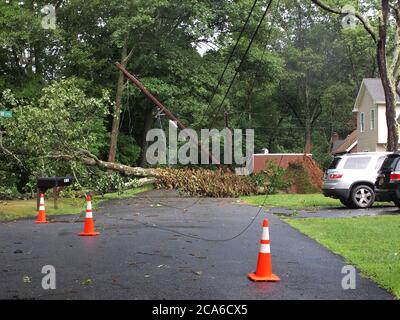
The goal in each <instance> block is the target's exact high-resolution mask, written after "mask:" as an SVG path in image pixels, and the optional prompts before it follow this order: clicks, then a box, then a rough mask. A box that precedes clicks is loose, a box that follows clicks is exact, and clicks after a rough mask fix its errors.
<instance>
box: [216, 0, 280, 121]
mask: <svg viewBox="0 0 400 320" xmlns="http://www.w3.org/2000/svg"><path fill="white" fill-rule="evenodd" d="M272 1H273V0H269V3H268V5H267V7H266V8H265V11H264V14H263V16H262V17H261V20H260V22H259V23H258V25H257V28H256V30H255V31H254V33H253V35H252V37H251V39H250V42H249V45H248V46H247V48H246V51H245V53H244V54H243V57H242V59H241V60H240V64H239V67H238V68H237V69H236V72H235V74H234V76H233V78H232V80H231V82H230V84H229V87H228V90H227V91H226V93H225V95H224V98H223V100H222V101H221V103H220V105H219V107H218V109H217V112H214V117H213V118H212V122H211V124H210V126H209V127H210V128H212V127H213V125H214V123H215V120H216V117H217V116H218V114H219V113H220V111H221V108H222V107H223V105H224V103H225V100H226V98H227V97H228V95H229V93H230V91H231V89H232V86H233V84H234V82H235V80H236V77H237V76H238V74H239V72H240V70H241V68H242V65H243V63H244V61H245V60H246V57H247V55H248V53H249V51H250V48H251V46H252V45H253V42H254V40H255V38H256V36H257V34H258V31H259V30H260V28H261V25H262V23H263V22H264V19H265V17H266V16H267V13H268V11H269V9H270V8H271V5H272Z"/></svg>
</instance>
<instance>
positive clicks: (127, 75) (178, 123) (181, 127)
mask: <svg viewBox="0 0 400 320" xmlns="http://www.w3.org/2000/svg"><path fill="white" fill-rule="evenodd" d="M115 65H116V66H117V68H118V69H119V70H121V72H122V73H123V74H124V75H125V76H126V77H127V78H128V79H129V80H130V81H131V82H132V83H133V84H134V85H135V86H136V87H138V88H139V90H140V91H142V92H143V93H144V94H145V95H146V96H147V97H148V98H149V99H150V100H151V101H152V102H153V103H154V104H155V105H156V106H157V107H158V108H160V109H161V110H162V111H164V113H165V114H166V115H167V116H168V117H169V118H170V119H171V121H173V122H175V123H176V125H177V126H178V127H179V128H180V129H181V130H185V129H187V128H186V127H185V125H184V124H183V123H182V122H180V121H179V119H178V118H177V117H175V115H174V114H173V113H172V112H171V111H170V110H169V109H168V108H167V107H165V106H164V105H163V104H162V103H161V102H160V101H159V100H158V99H157V98H156V97H155V96H154V95H152V94H151V92H150V91H149V90H147V88H146V87H145V86H144V85H143V84H142V83H141V82H140V81H139V80H138V79H137V78H136V77H135V76H134V75H132V74H131V73H129V72H128V71H127V70H126V69H125V68H124V67H123V66H122V65H121V64H120V63H118V62H117V63H116V64H115ZM191 138H192V139H193V140H194V141H196V143H197V145H198V146H199V148H200V149H201V151H202V152H204V154H206V155H208V156H209V158H210V160H211V161H212V163H213V164H217V165H219V164H220V161H219V160H218V159H216V158H215V157H214V156H213V155H212V154H211V153H210V152H209V150H206V149H205V148H204V146H203V145H202V143H201V142H200V141H199V140H198V139H197V137H191Z"/></svg>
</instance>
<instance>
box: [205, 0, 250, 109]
mask: <svg viewBox="0 0 400 320" xmlns="http://www.w3.org/2000/svg"><path fill="white" fill-rule="evenodd" d="M257 1H258V0H255V1H254V3H253V6H252V7H251V10H250V12H249V14H248V16H247V19H246V22H245V23H244V25H243V27H242V29H241V30H240V34H239V37H238V39H237V40H236V43H235V46H234V47H233V49H232V51H231V53H230V55H229V58H228V61H227V63H226V64H225V68H224V71H223V72H222V74H221V77H220V78H219V81H218V84H217V86H216V87H215V88H214V91H213V94H212V96H211V98H210V100H209V101H208V106H207V108H206V111H205V112H204V113H203V114H207V113H208V112H209V111H210V110H209V109H210V107H211V103H212V102H213V100H214V97H215V95H216V93H217V90H218V88H219V86H220V85H221V84H222V82H223V80H224V76H225V73H226V71H227V70H228V67H229V64H230V63H231V61H232V58H233V55H234V53H235V51H236V49H237V47H238V45H239V42H240V39H241V38H242V36H243V34H244V31H245V30H246V27H247V25H248V23H249V21H250V18H251V16H252V14H253V11H254V9H255V7H256V5H257Z"/></svg>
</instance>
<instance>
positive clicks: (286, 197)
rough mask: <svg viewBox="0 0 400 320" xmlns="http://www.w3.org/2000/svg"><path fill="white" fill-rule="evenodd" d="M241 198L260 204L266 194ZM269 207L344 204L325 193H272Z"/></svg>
mask: <svg viewBox="0 0 400 320" xmlns="http://www.w3.org/2000/svg"><path fill="white" fill-rule="evenodd" d="M241 199H242V200H243V201H245V202H247V203H249V204H252V205H257V206H260V205H262V204H263V202H264V199H265V195H260V196H246V197H241ZM385 205H386V206H387V205H393V204H390V203H384V202H376V203H375V204H374V206H385ZM265 206H267V207H281V208H288V209H295V210H315V209H318V208H324V207H340V206H343V205H342V204H341V203H340V201H339V200H337V199H332V198H327V197H325V196H324V195H323V194H319V193H316V194H271V195H268V197H267V200H266V202H265Z"/></svg>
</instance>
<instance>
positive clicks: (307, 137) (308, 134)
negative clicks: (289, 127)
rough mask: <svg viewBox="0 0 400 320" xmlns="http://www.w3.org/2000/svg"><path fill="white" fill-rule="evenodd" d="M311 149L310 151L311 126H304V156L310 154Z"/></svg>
mask: <svg viewBox="0 0 400 320" xmlns="http://www.w3.org/2000/svg"><path fill="white" fill-rule="evenodd" d="M311 149H312V138H311V125H309V124H306V127H305V144H304V154H309V153H311Z"/></svg>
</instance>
